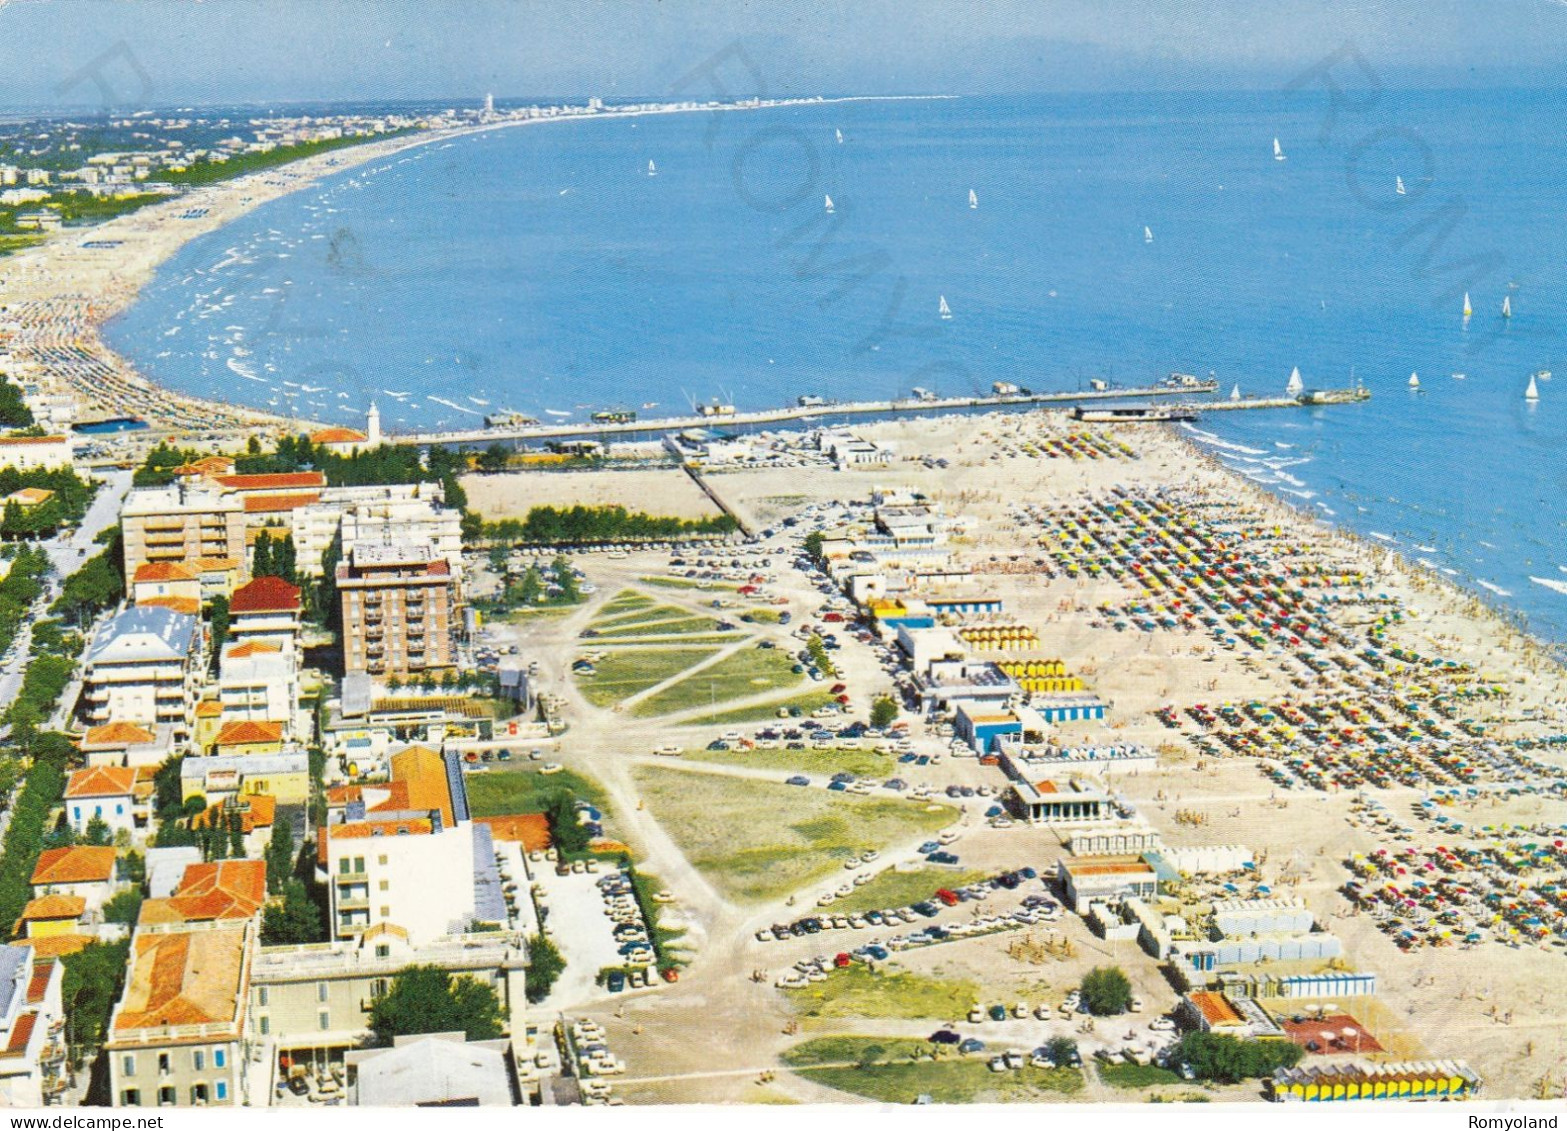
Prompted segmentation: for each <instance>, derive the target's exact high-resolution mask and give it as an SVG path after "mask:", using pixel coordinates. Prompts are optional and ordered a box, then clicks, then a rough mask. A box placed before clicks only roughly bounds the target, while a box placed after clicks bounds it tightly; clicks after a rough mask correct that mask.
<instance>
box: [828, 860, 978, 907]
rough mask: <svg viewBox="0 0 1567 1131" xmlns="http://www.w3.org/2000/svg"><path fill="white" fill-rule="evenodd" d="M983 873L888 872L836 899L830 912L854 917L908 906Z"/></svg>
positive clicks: (938, 870) (970, 880)
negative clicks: (862, 913) (859, 914)
mask: <svg viewBox="0 0 1567 1131" xmlns="http://www.w3.org/2000/svg"><path fill="white" fill-rule="evenodd" d="M985 875H986V874H985V873H984V872H949V871H946V870H944V869H938V868H921V869H919V871H917V872H898V871H893V870H891V869H889V870H888V871H885V872H883V873H882V874H881V875H879V876H877V877H876V878H875V879H874V880H872V881H871V882H870V883H868V884H866V885H864V886H863V887H857V888H855V889H854V894H853V895H851V896H846V897H845V898H843V899H839V900H835V901H834V902H833V903H832V904H831V905H830V906H829V907H828V908H827V910H828V911H830V912H832V913H833V914H834V915H853V914H856V913H857V912H861V911H876V910H880V909H881V908H883V907H907V906H909V905H910V904H912V903H918V902H919V901H920V900H922V899H929V898H930V897H931V896H933V895H935V894H936V889H937V888H948V889H952V888H960V887H962V886H963V885H964V884H971V883H973V882H974V881H975V880H982V879H984V878H985Z"/></svg>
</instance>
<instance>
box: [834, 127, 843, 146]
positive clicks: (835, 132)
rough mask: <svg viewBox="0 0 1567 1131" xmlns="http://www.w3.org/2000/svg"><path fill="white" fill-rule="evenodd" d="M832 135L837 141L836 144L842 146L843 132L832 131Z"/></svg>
mask: <svg viewBox="0 0 1567 1131" xmlns="http://www.w3.org/2000/svg"><path fill="white" fill-rule="evenodd" d="M832 134H833V137H835V138H837V139H838V144H839V145H842V144H843V131H842V130H833V132H832Z"/></svg>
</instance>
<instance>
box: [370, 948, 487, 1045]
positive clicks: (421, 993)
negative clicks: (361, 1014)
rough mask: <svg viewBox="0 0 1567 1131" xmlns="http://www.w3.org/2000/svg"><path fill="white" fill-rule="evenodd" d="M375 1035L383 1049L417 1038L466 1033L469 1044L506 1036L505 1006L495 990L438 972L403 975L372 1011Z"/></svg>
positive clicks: (416, 970)
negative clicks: (503, 1030)
mask: <svg viewBox="0 0 1567 1131" xmlns="http://www.w3.org/2000/svg"><path fill="white" fill-rule="evenodd" d="M370 1029H371V1031H372V1032H374V1033H375V1035H376V1038H377V1040H379V1041H380V1043H381V1044H383V1045H389V1044H391V1043H392V1040H393V1038H395V1037H402V1036H408V1035H411V1034H416V1033H455V1032H459V1031H460V1032H462V1033H463V1034H465V1035H466V1036H467V1038H468V1039H469V1040H470V1041H488V1040H494V1039H495V1038H496V1037H499V1036H500V1035H501V1003H500V999H499V998H497V997H496V996H495V990H494V989H492V988H491V987H489V986H486V985H484V984H483V983H482V982H478V981H475V980H474V979H473V978H471V977H468V976H467V975H460V976H455V977H454V976H453V975H451V974H448V973H447V972H446V971H445V970H442V969H441V968H440V967H439V966H409V967H407V968H405V969H403V970H400V971H398V973H397V975H396V976H395V977H394V978H393V979H392V985H391V988H390V989H388V990H387V991H386V993H385V994H383V995H381V996H380V997H379V998H377V999H376V1000H375V1002H374V1004H372V1005H371V1007H370Z"/></svg>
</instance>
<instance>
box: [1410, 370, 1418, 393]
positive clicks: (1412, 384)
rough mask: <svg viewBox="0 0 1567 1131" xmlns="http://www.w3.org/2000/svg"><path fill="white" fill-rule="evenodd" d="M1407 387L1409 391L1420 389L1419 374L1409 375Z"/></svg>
mask: <svg viewBox="0 0 1567 1131" xmlns="http://www.w3.org/2000/svg"><path fill="white" fill-rule="evenodd" d="M1409 387H1410V388H1411V389H1418V388H1420V374H1418V373H1411V374H1410V375H1409Z"/></svg>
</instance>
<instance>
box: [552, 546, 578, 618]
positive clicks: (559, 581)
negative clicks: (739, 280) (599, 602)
mask: <svg viewBox="0 0 1567 1131" xmlns="http://www.w3.org/2000/svg"><path fill="white" fill-rule="evenodd" d="M555 584H556V585H559V586H560V598H561V600H562V601H564V602H566V604H568V605H575V604H576V603H577V602H578V601H580V600H582V591H581V590H580V589H578V588H577V574H576V571H575V570H573V569H572V568H571V559H570V558H568V557H566V555H565V554H562V555H561V556H560V557H558V558H556V559H555Z"/></svg>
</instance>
